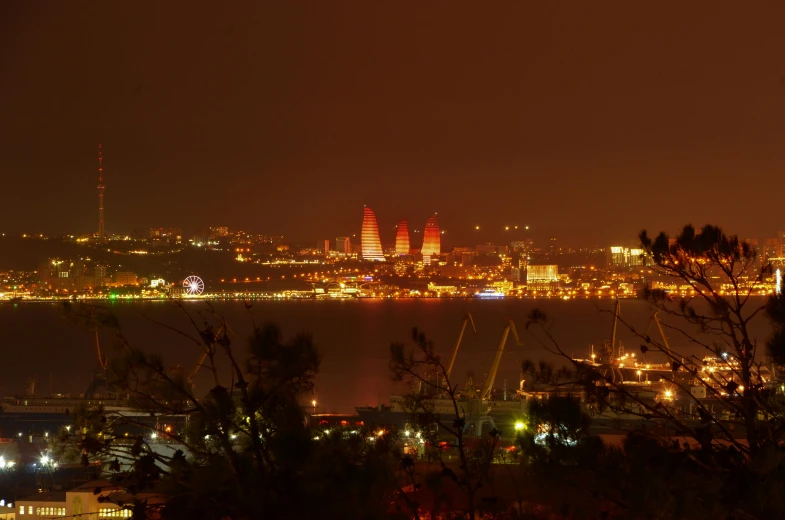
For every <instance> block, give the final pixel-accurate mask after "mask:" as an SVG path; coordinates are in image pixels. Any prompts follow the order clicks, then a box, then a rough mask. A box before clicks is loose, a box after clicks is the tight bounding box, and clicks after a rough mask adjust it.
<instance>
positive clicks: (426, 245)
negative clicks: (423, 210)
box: [422, 214, 442, 261]
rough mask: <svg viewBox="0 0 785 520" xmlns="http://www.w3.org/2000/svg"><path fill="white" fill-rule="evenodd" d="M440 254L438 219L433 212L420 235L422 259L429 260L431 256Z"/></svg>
mask: <svg viewBox="0 0 785 520" xmlns="http://www.w3.org/2000/svg"><path fill="white" fill-rule="evenodd" d="M440 254H442V239H441V234H440V233H439V220H438V219H437V218H436V215H435V214H434V215H433V216H432V217H431V218H429V219H428V221H427V222H426V223H425V232H424V233H423V237H422V257H423V260H424V261H426V259H428V260H430V257H431V256H439V255H440Z"/></svg>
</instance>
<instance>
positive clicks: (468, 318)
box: [446, 312, 477, 378]
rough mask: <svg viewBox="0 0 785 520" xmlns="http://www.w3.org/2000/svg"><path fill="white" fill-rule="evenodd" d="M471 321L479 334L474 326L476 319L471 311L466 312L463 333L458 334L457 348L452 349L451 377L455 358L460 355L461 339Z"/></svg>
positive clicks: (475, 330) (448, 369)
mask: <svg viewBox="0 0 785 520" xmlns="http://www.w3.org/2000/svg"><path fill="white" fill-rule="evenodd" d="M469 323H471V324H472V330H473V331H474V333H475V334H477V327H475V326H474V319H473V318H472V315H471V314H470V313H469V312H466V315H465V316H464V317H463V321H462V323H461V333H460V334H458V341H457V342H456V343H455V348H453V350H452V357H451V358H450V364H449V365H447V371H446V374H447V378H449V377H450V373H451V372H452V368H453V366H455V358H456V357H458V349H459V348H460V347H461V340H463V333H464V332H466V325H468V324H469Z"/></svg>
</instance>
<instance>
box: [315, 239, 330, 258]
mask: <svg viewBox="0 0 785 520" xmlns="http://www.w3.org/2000/svg"><path fill="white" fill-rule="evenodd" d="M316 249H317V250H318V251H319V252H321V253H324V254H325V255H329V254H330V239H326V240H318V241H317V242H316Z"/></svg>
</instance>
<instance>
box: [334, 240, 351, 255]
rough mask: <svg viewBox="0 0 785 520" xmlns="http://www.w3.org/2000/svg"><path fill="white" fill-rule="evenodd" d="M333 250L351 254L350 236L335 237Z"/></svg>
mask: <svg viewBox="0 0 785 520" xmlns="http://www.w3.org/2000/svg"><path fill="white" fill-rule="evenodd" d="M335 250H336V251H338V253H340V254H343V255H351V254H352V237H337V238H336V239H335Z"/></svg>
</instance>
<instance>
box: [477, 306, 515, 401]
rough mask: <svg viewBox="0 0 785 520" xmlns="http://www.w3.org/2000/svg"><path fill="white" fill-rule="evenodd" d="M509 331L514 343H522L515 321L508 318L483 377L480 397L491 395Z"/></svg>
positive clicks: (485, 397) (484, 397)
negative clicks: (484, 377)
mask: <svg viewBox="0 0 785 520" xmlns="http://www.w3.org/2000/svg"><path fill="white" fill-rule="evenodd" d="M510 331H512V334H513V336H514V337H515V341H516V343H517V344H518V345H519V346H520V345H522V343H521V338H520V337H518V331H517V330H516V329H515V323H514V322H513V321H512V320H508V321H507V326H506V327H504V332H502V339H501V341H500V342H499V346H498V347H497V349H496V356H495V357H494V358H493V364H491V369H490V370H489V371H488V377H487V378H486V379H485V384H484V385H483V388H482V392H480V399H488V398H490V396H491V390H493V384H494V383H495V382H496V372H498V370H499V363H501V360H502V353H504V345H505V344H506V343H507V337H508V336H509V335H510Z"/></svg>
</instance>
